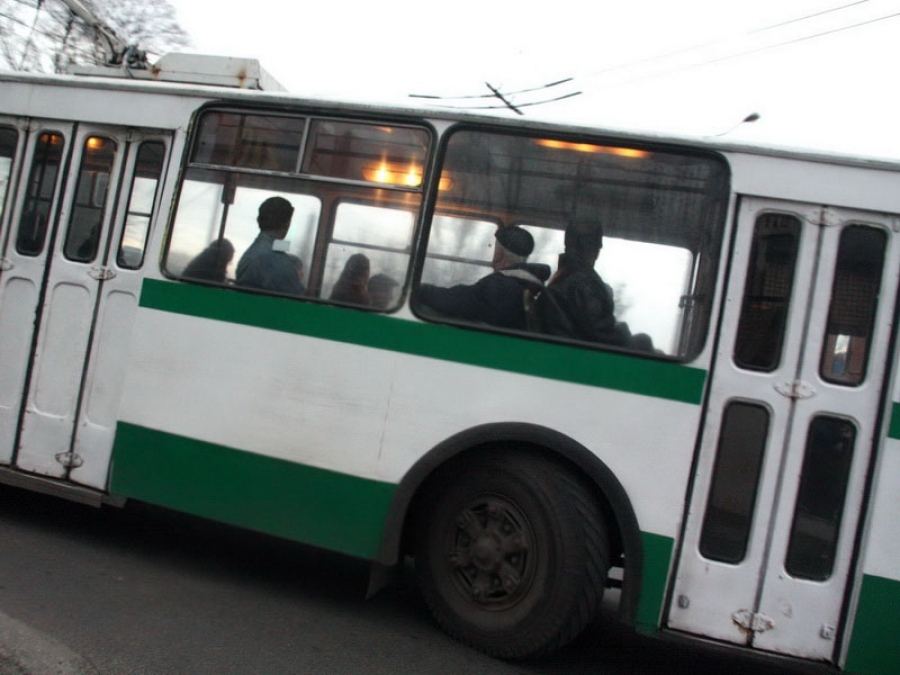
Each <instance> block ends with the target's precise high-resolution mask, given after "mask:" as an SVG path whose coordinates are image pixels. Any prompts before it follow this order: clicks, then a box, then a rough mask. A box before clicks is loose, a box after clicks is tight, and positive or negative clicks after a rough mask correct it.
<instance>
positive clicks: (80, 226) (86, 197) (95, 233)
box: [64, 136, 116, 262]
mask: <svg viewBox="0 0 900 675" xmlns="http://www.w3.org/2000/svg"><path fill="white" fill-rule="evenodd" d="M115 159H116V144H115V142H114V141H112V140H110V139H108V138H101V137H100V136H91V137H89V138H88V139H86V140H85V142H84V153H83V154H82V155H81V166H80V167H79V169H78V183H77V184H76V186H75V201H74V203H73V204H72V217H71V219H70V220H69V230H68V232H67V233H66V242H65V248H64V253H65V256H66V258H68V259H69V260H75V261H77V262H92V261H93V260H94V258H96V257H97V248H98V247H99V245H100V231H101V229H102V227H103V215H104V213H105V212H106V201H107V196H108V194H107V193H108V192H109V180H110V176H111V174H112V169H113V162H115Z"/></svg>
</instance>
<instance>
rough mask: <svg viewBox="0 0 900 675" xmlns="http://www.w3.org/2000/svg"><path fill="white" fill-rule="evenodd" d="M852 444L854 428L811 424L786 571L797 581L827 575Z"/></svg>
mask: <svg viewBox="0 0 900 675" xmlns="http://www.w3.org/2000/svg"><path fill="white" fill-rule="evenodd" d="M855 444H856V426H855V425H854V424H853V423H852V422H850V421H849V420H846V419H841V418H839V417H833V416H830V415H818V416H816V417H814V418H813V420H812V422H811V424H810V426H809V435H808V437H807V441H806V451H805V454H804V457H803V469H802V470H801V478H800V486H799V488H798V492H797V502H796V504H795V506H794V517H793V522H792V524H791V534H790V539H789V540H788V548H787V555H786V557H785V561H784V568H785V570H787V571H788V573H789V574H790V575H791V576H793V577H796V578H798V579H811V580H815V581H824V580H826V579H828V578H829V577H830V576H831V573H832V570H833V568H834V561H835V553H836V551H837V544H838V535H839V534H840V525H841V520H842V518H843V515H844V502H845V500H846V497H847V484H848V481H849V478H850V468H851V465H852V460H853V450H854V446H855Z"/></svg>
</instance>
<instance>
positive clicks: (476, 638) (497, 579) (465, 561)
mask: <svg viewBox="0 0 900 675" xmlns="http://www.w3.org/2000/svg"><path fill="white" fill-rule="evenodd" d="M438 489H439V493H438V494H437V495H435V496H434V498H433V499H432V500H431V502H430V508H429V509H428V511H427V513H426V514H425V518H423V519H422V520H421V521H419V522H420V523H421V525H420V528H419V532H418V538H417V542H418V546H417V550H416V572H417V577H418V582H419V586H420V588H421V591H422V594H423V596H424V597H425V600H426V602H427V604H428V606H429V607H430V609H431V612H432V614H433V615H434V617H435V619H436V621H437V622H438V624H440V625H441V627H442V628H443V629H444V630H445V631H447V632H448V633H449V634H450V635H452V636H453V637H455V638H457V639H459V640H461V641H462V642H464V643H466V644H468V645H470V646H472V647H475V648H477V649H479V650H481V651H483V652H486V653H488V654H490V655H492V656H497V657H500V658H513V659H514V658H526V657H534V656H539V655H541V654H546V653H549V652H552V651H554V650H555V649H558V648H559V647H561V646H562V645H564V644H565V643H567V642H568V641H570V640H571V639H573V638H574V637H575V636H576V635H578V633H579V632H581V630H582V629H583V628H584V627H585V626H586V625H587V623H588V622H589V621H591V619H593V618H594V616H595V615H596V612H597V610H598V609H599V605H600V600H601V598H602V596H603V589H604V587H605V585H606V575H607V572H608V569H609V543H608V538H607V534H606V530H605V527H604V524H603V521H602V519H601V516H600V514H599V513H598V509H597V506H596V503H595V501H594V500H593V499H592V497H591V495H590V494H589V493H588V491H587V489H586V487H585V486H584V484H583V483H582V482H581V481H580V480H578V478H577V477H576V476H574V475H573V474H571V473H570V472H569V471H567V470H566V469H564V468H563V467H561V466H559V465H558V464H557V463H555V462H551V461H548V460H545V459H542V458H540V457H536V456H531V455H527V454H523V453H503V454H499V453H498V454H492V455H487V456H484V457H480V458H478V459H476V460H474V461H471V462H469V463H467V464H466V466H465V468H464V469H463V471H462V472H460V473H457V474H454V477H453V479H452V480H449V481H446V485H445V486H439V488H438Z"/></svg>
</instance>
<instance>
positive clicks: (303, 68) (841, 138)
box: [172, 0, 900, 159]
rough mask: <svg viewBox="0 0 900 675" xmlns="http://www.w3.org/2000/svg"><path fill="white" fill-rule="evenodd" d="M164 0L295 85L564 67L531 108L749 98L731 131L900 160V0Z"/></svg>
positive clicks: (430, 82)
mask: <svg viewBox="0 0 900 675" xmlns="http://www.w3.org/2000/svg"><path fill="white" fill-rule="evenodd" d="M172 4H173V5H174V6H175V8H176V10H177V12H178V19H179V22H180V23H181V25H182V27H184V28H185V29H186V30H187V31H188V32H189V33H190V34H191V36H192V38H193V41H194V51H196V52H198V53H205V54H227V55H232V56H251V57H255V58H258V59H259V60H260V61H261V62H262V64H263V67H265V68H266V69H267V70H268V71H269V72H270V73H272V75H274V76H275V78H276V79H278V80H279V81H280V82H282V83H283V84H284V85H285V86H287V87H288V88H289V89H290V90H292V91H295V92H297V93H302V94H308V95H322V96H328V97H340V98H346V99H353V100H377V101H385V102H391V103H401V104H409V105H415V104H421V103H422V102H423V101H422V100H414V99H411V98H409V96H408V95H409V94H432V95H442V96H461V95H476V94H485V93H488V89H487V87H486V86H485V82H489V83H491V84H492V85H494V86H496V87H498V88H499V89H500V90H502V91H512V90H518V89H522V88H531V87H535V86H540V85H542V84H545V83H549V82H554V81H557V80H560V79H562V78H567V77H572V78H574V79H573V80H572V82H571V83H567V84H565V85H560V86H558V87H555V88H553V89H549V90H547V91H546V96H547V97H550V96H551V95H553V94H556V95H560V94H564V93H569V92H572V91H581V92H583V93H582V94H581V95H579V96H576V97H573V98H570V99H566V100H565V101H560V102H556V103H550V104H546V105H542V106H535V107H529V108H524V109H523V110H524V111H525V112H526V114H527V116H528V117H531V118H539V119H557V120H562V121H574V122H578V123H585V124H589V125H592V126H612V127H626V128H631V127H636V128H639V129H643V130H648V129H649V130H657V131H661V132H667V131H673V132H677V133H688V134H700V135H714V134H719V133H722V132H725V131H726V130H728V129H730V128H731V127H733V126H734V125H735V124H737V123H738V122H739V121H740V120H741V119H743V118H744V117H745V116H746V115H747V114H749V113H751V112H758V113H760V115H761V117H760V119H759V120H758V121H756V122H754V123H752V124H744V125H740V126H739V127H738V128H737V129H735V130H733V131H732V132H730V134H729V136H730V137H733V138H734V139H735V140H737V139H741V140H758V141H763V142H770V143H775V144H778V145H790V146H802V147H812V148H816V149H825V150H835V151H840V152H849V153H852V154H860V155H874V156H880V157H889V158H895V159H900V133H897V131H896V129H895V128H894V125H895V122H894V120H895V119H896V116H897V113H896V107H895V106H896V102H895V100H896V94H895V92H894V89H895V86H896V85H895V84H894V83H895V82H897V81H900V59H898V58H897V54H896V44H897V43H898V38H900V0H855V1H854V0H755V1H754V2H752V3H737V2H733V0H725V1H723V0H677V1H676V2H672V1H671V0H632V1H631V2H628V3H612V2H596V3H585V2H583V0H554V1H553V2H548V3H542V4H535V3H530V4H529V3H525V4H522V3H521V2H520V1H518V0H516V1H512V0H456V1H455V2H453V3H434V2H431V3H426V4H423V3H422V2H421V1H418V2H414V1H413V0H382V1H381V2H379V3H372V2H360V1H359V0H349V1H347V0H332V2H328V3H303V4H297V3H286V2H283V1H279V0H254V2H253V3H249V4H248V5H247V6H248V7H250V8H252V10H253V11H252V14H251V13H248V12H246V11H224V12H222V11H217V12H211V11H210V5H209V4H208V3H207V2H205V0H173V2H172ZM536 95H537V94H530V95H527V96H521V97H518V98H516V99H515V100H516V101H517V102H528V101H531V100H534V97H535V96H536ZM479 101H480V99H474V100H471V101H470V102H471V103H478V102H479ZM447 103H448V104H456V103H459V102H458V101H447ZM500 114H505V115H513V113H511V112H506V113H502V112H501V113H500Z"/></svg>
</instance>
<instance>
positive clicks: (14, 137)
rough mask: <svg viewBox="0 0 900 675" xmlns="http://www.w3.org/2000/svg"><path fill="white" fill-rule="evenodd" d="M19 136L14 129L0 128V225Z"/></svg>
mask: <svg viewBox="0 0 900 675" xmlns="http://www.w3.org/2000/svg"><path fill="white" fill-rule="evenodd" d="M18 139H19V134H18V133H17V132H16V130H15V129H12V128H8V127H0V223H2V221H3V212H4V209H5V206H6V194H7V192H8V191H9V183H10V180H9V179H10V175H11V174H12V163H13V158H15V156H16V143H17V141H18Z"/></svg>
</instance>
